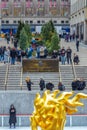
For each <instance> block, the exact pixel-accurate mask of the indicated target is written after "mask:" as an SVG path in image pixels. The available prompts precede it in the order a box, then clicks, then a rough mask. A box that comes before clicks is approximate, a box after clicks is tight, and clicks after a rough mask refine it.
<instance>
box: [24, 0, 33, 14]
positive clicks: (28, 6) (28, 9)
mask: <svg viewBox="0 0 87 130" xmlns="http://www.w3.org/2000/svg"><path fill="white" fill-rule="evenodd" d="M32 15H34V5H33V1H32V0H26V4H25V16H32Z"/></svg>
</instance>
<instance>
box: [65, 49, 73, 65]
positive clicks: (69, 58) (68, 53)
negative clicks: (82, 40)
mask: <svg viewBox="0 0 87 130" xmlns="http://www.w3.org/2000/svg"><path fill="white" fill-rule="evenodd" d="M71 55H72V50H71V48H70V47H68V49H67V50H66V57H67V64H69V63H70V64H71V63H72V59H71Z"/></svg>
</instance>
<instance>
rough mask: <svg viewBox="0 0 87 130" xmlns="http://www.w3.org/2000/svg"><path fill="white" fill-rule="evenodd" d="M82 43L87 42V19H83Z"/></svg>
mask: <svg viewBox="0 0 87 130" xmlns="http://www.w3.org/2000/svg"><path fill="white" fill-rule="evenodd" d="M84 43H85V44H87V21H84Z"/></svg>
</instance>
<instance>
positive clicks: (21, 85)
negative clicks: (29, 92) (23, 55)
mask: <svg viewBox="0 0 87 130" xmlns="http://www.w3.org/2000/svg"><path fill="white" fill-rule="evenodd" d="M22 77H23V68H22V66H21V76H20V87H21V90H22V83H23V82H22V79H23V78H22Z"/></svg>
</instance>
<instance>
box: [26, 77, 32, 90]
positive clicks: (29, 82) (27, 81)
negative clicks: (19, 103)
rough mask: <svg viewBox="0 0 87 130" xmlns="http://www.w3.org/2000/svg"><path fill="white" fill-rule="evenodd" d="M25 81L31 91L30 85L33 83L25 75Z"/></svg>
mask: <svg viewBox="0 0 87 130" xmlns="http://www.w3.org/2000/svg"><path fill="white" fill-rule="evenodd" d="M25 81H26V83H27V88H28V90H29V91H31V85H32V84H33V83H32V82H31V80H30V78H29V77H27V78H26V79H25Z"/></svg>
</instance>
